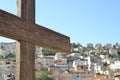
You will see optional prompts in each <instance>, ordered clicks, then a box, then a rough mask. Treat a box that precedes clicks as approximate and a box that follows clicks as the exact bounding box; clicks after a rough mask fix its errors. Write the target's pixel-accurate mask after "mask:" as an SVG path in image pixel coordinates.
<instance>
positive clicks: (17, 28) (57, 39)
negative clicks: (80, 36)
mask: <svg viewBox="0 0 120 80" xmlns="http://www.w3.org/2000/svg"><path fill="white" fill-rule="evenodd" d="M0 36H3V37H7V38H11V39H15V40H23V41H27V42H30V43H33V44H34V45H36V46H41V47H44V48H49V49H52V50H55V51H59V52H64V53H69V52H70V39H69V37H67V36H65V35H62V34H60V33H57V32H55V31H52V30H50V29H47V28H45V27H43V26H40V25H37V24H33V23H27V22H25V21H24V20H22V19H21V18H19V17H17V16H15V15H12V14H10V13H7V12H5V11H3V10H0Z"/></svg>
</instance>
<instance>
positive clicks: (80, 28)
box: [0, 0, 120, 45]
mask: <svg viewBox="0 0 120 80" xmlns="http://www.w3.org/2000/svg"><path fill="white" fill-rule="evenodd" d="M0 9H3V10H5V11H8V12H10V13H12V14H15V15H16V12H17V5H16V0H0ZM36 24H39V25H43V26H44V27H47V28H49V29H52V30H54V31H57V32H59V33H61V34H64V35H67V36H69V37H70V41H71V43H73V42H79V43H80V44H82V45H85V44H87V43H93V44H96V43H101V44H106V43H112V44H115V43H117V42H118V43H120V37H119V35H120V0H36ZM4 41H6V42H7V41H11V40H8V39H4V38H0V42H4Z"/></svg>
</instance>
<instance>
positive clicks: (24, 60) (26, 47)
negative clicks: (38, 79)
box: [16, 41, 35, 80]
mask: <svg viewBox="0 0 120 80" xmlns="http://www.w3.org/2000/svg"><path fill="white" fill-rule="evenodd" d="M16 47H17V48H16V49H17V51H16V52H17V54H16V80H35V46H34V45H33V44H31V43H28V42H25V41H17V45H16Z"/></svg>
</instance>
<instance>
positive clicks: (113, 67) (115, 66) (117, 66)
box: [110, 61, 120, 70]
mask: <svg viewBox="0 0 120 80" xmlns="http://www.w3.org/2000/svg"><path fill="white" fill-rule="evenodd" d="M110 69H111V70H116V69H120V61H115V62H114V63H112V64H110Z"/></svg>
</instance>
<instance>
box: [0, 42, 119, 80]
mask: <svg viewBox="0 0 120 80" xmlns="http://www.w3.org/2000/svg"><path fill="white" fill-rule="evenodd" d="M70 46H71V53H70V54H66V53H60V52H55V51H51V50H49V49H45V48H42V47H38V46H36V47H35V74H36V75H35V76H36V80H120V44H119V43H116V44H110V43H107V44H105V45H103V44H100V43H98V44H94V45H93V44H92V43H88V44H86V46H83V45H81V44H80V43H79V42H78V43H71V45H70ZM15 57H16V43H15V42H11V43H4V42H1V43H0V80H15V72H16V59H15Z"/></svg>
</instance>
